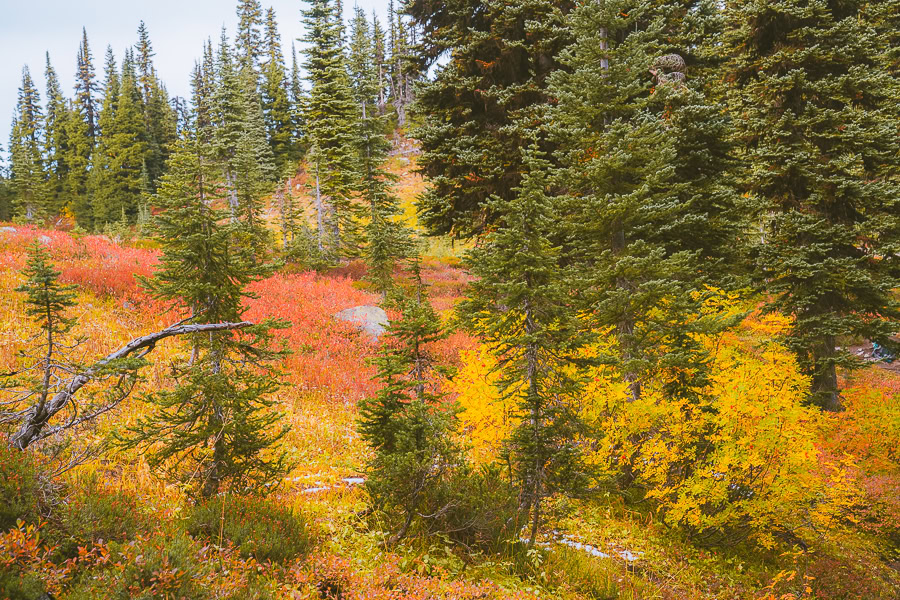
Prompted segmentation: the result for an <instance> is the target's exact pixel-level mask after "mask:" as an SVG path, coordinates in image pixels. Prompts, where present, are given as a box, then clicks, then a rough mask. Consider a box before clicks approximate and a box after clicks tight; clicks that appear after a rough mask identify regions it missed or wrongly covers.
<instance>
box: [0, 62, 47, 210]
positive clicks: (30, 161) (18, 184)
mask: <svg viewBox="0 0 900 600" xmlns="http://www.w3.org/2000/svg"><path fill="white" fill-rule="evenodd" d="M43 122H44V113H43V111H42V109H41V97H40V93H39V92H38V90H37V88H36V87H35V86H34V81H33V80H32V79H31V72H30V71H29V70H28V66H25V67H23V68H22V85H21V87H20V88H19V98H18V102H17V103H16V114H15V118H14V120H13V126H12V132H11V133H10V138H9V154H10V159H11V163H12V168H11V179H12V184H13V189H14V191H15V203H16V206H17V207H18V208H17V212H18V213H19V214H20V215H22V216H24V217H25V218H26V219H28V220H29V221H30V220H32V219H36V218H39V217H45V216H47V214H46V213H47V202H46V199H47V184H46V173H45V170H44V158H43V153H42V147H43V126H44V123H43Z"/></svg>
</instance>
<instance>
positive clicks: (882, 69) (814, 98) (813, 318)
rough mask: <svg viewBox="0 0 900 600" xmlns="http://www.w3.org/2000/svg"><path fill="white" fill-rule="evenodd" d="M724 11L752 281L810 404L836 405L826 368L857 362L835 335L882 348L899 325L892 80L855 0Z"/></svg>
mask: <svg viewBox="0 0 900 600" xmlns="http://www.w3.org/2000/svg"><path fill="white" fill-rule="evenodd" d="M727 10H728V23H729V31H728V34H727V41H728V48H729V49H730V52H731V53H732V55H733V62H732V64H731V66H730V71H731V72H732V73H733V75H732V84H733V87H732V89H731V91H730V94H729V95H730V103H731V106H732V111H733V112H735V113H736V114H740V115H741V116H742V118H741V119H740V120H738V125H739V136H738V141H739V143H740V145H741V147H742V148H744V152H743V153H742V155H741V158H742V159H743V160H744V161H746V162H747V164H748V170H747V171H748V175H747V178H746V186H747V189H748V191H750V192H751V193H752V194H755V195H757V196H758V197H759V198H760V199H761V200H762V202H763V204H764V211H765V212H764V213H763V217H764V226H765V232H766V236H765V240H764V242H763V243H762V244H761V245H760V247H759V248H758V261H757V265H758V275H759V279H760V281H765V287H766V290H767V291H768V292H769V293H770V294H772V297H773V302H772V304H771V305H770V308H772V309H775V310H779V311H781V312H783V313H784V314H788V315H793V317H794V319H795V320H794V324H793V327H792V329H791V331H790V334H789V336H788V343H789V344H790V345H791V347H792V348H793V349H794V350H795V351H796V352H797V356H798V358H799V360H800V363H801V365H802V367H803V369H804V370H805V371H806V373H808V374H809V375H810V376H812V380H813V383H812V393H813V395H814V400H815V401H816V402H817V403H819V404H820V405H821V406H823V407H824V408H826V409H829V410H837V409H839V408H840V406H841V402H840V398H839V390H838V381H837V372H836V369H837V367H839V366H843V367H854V366H856V365H857V363H856V361H855V360H854V359H853V357H851V356H850V355H849V354H848V353H847V352H846V351H842V350H839V349H838V347H837V346H838V344H839V343H841V342H839V339H840V338H843V337H847V338H850V339H853V338H860V337H865V338H868V339H871V340H874V341H876V342H879V343H883V344H885V345H887V346H890V345H891V342H890V340H889V338H890V336H891V335H893V334H894V333H896V332H897V330H898V327H897V319H898V318H900V312H898V305H897V301H896V299H895V296H894V293H893V290H895V289H896V288H897V286H898V284H900V280H898V276H900V270H898V266H897V261H896V259H895V256H896V250H897V244H898V241H900V237H898V235H900V229H898V226H897V219H896V214H897V203H898V200H900V182H898V180H897V178H896V173H897V171H898V166H900V165H898V160H900V138H898V136H897V127H896V125H897V119H898V112H897V93H898V87H897V79H896V78H895V77H892V76H891V73H890V72H889V70H888V64H887V61H885V60H884V58H885V55H884V48H885V46H884V40H883V38H882V37H881V33H882V31H881V30H880V28H879V27H878V26H877V25H876V24H875V23H873V22H872V21H870V20H869V19H867V18H866V12H867V11H868V10H870V5H869V4H868V3H866V2H862V1H857V0H850V1H847V2H800V1H797V0H775V1H772V2H761V1H757V0H752V1H747V2H739V3H738V2H729V3H727ZM812 49H815V50H814V51H813V50H812ZM841 345H844V344H842V343H841Z"/></svg>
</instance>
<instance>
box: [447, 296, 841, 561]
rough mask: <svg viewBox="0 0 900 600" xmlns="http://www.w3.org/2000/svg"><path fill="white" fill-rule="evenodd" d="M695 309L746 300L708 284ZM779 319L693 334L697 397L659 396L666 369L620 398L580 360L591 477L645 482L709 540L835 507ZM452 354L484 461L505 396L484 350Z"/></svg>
mask: <svg viewBox="0 0 900 600" xmlns="http://www.w3.org/2000/svg"><path fill="white" fill-rule="evenodd" d="M705 310H706V311H710V312H715V313H716V314H719V315H721V316H722V317H725V318H727V317H730V316H740V315H741V314H743V313H744V312H746V310H747V307H746V306H742V305H741V304H740V303H739V302H738V301H737V299H736V298H735V297H732V296H728V295H726V294H724V293H717V294H713V295H712V296H711V297H710V299H709V300H708V301H707V302H706V308H705ZM788 325H789V319H787V318H786V317H783V316H781V315H761V314H758V313H751V314H750V315H749V316H746V317H745V318H744V319H743V320H742V321H741V323H740V324H739V325H738V326H737V327H735V328H732V329H730V330H727V331H725V332H723V333H720V334H717V335H711V336H708V337H707V338H705V339H701V340H700V341H701V342H702V344H703V345H704V347H705V348H706V349H707V350H708V351H709V356H710V363H709V372H710V380H709V383H708V385H707V386H706V387H705V388H704V389H702V390H698V391H699V392H701V393H700V394H698V395H697V397H699V398H700V399H699V400H697V399H696V398H693V399H690V400H689V399H686V398H673V397H666V395H665V394H664V393H663V390H664V389H665V387H666V386H665V384H666V383H667V380H668V378H672V377H675V376H677V373H667V372H660V373H657V374H656V375H655V379H653V380H650V381H646V380H645V381H642V395H641V397H640V399H639V400H637V401H632V400H631V396H630V394H629V390H628V386H627V384H626V382H625V381H624V378H623V377H622V375H621V374H620V373H619V372H618V371H617V369H616V368H615V367H612V366H609V365H604V366H598V367H592V368H591V369H589V370H588V371H587V372H586V373H584V374H583V375H584V381H585V388H584V393H583V396H582V402H581V406H580V407H579V408H580V411H581V416H582V418H583V419H584V421H585V422H586V423H587V425H588V426H589V427H590V430H592V431H594V432H595V434H594V436H593V438H592V439H585V440H584V449H585V453H586V455H587V458H588V459H589V463H590V464H592V465H593V466H594V467H595V468H596V469H597V474H598V476H599V477H601V478H605V479H612V478H622V476H623V474H624V475H625V477H624V479H626V480H627V483H628V484H629V485H631V484H635V485H638V486H642V487H646V489H647V490H648V491H647V497H648V498H650V499H652V500H653V501H655V502H656V503H657V505H658V507H659V510H660V512H661V513H662V514H663V515H664V518H665V519H666V521H667V522H669V523H670V524H672V525H678V526H682V527H684V528H686V529H688V530H689V531H691V532H694V533H695V534H697V535H698V536H700V537H706V538H707V539H708V540H709V541H723V540H724V538H726V537H729V536H732V535H733V536H737V537H743V536H744V535H751V536H753V537H754V538H755V540H756V541H757V542H759V543H761V544H763V545H765V546H772V545H773V544H774V543H775V537H774V536H775V535H776V534H777V533H778V532H784V531H787V530H796V529H797V528H802V527H803V526H804V525H815V524H817V522H821V520H823V519H833V518H834V517H835V516H836V514H838V513H839V512H840V513H841V514H844V512H846V511H843V509H844V508H846V507H848V506H849V505H850V504H852V503H853V502H854V501H855V498H856V492H855V490H854V489H853V487H852V486H851V485H850V484H849V483H848V480H847V478H846V477H845V476H844V473H843V471H841V470H840V469H838V468H837V467H835V466H830V465H827V464H824V462H823V460H822V457H821V454H820V452H819V450H818V449H817V447H816V440H817V435H818V432H819V421H820V418H821V417H820V413H819V411H818V410H817V409H815V408H810V407H808V406H807V405H806V404H805V402H804V400H805V397H806V393H807V389H808V387H809V382H808V380H807V378H806V377H805V376H804V375H802V374H801V373H800V371H799V369H798V366H797V363H796V360H795V358H794V356H793V354H792V353H791V352H790V351H789V350H788V349H787V348H786V347H784V346H783V345H782V344H780V343H779V342H778V341H776V337H777V336H778V334H780V333H781V332H783V331H784V330H785V328H786V327H787V326H788ZM614 344H615V341H614V338H613V336H612V335H601V336H600V341H599V342H598V344H597V345H596V346H595V347H593V348H591V349H590V353H591V354H592V355H595V356H602V355H609V354H610V353H611V352H612V351H613V350H614ZM462 363H463V366H462V368H461V369H460V372H459V377H458V378H457V379H456V380H455V381H454V382H453V383H452V384H451V391H453V392H455V393H457V394H458V398H459V402H460V405H461V409H462V410H461V413H460V420H461V423H462V426H463V431H464V434H465V437H466V439H467V440H468V441H469V442H470V443H471V444H472V448H473V449H472V456H473V459H475V460H476V461H481V462H489V461H490V460H492V459H494V458H496V456H497V452H498V450H499V449H500V448H501V447H502V440H503V439H504V438H505V437H506V435H507V433H508V432H509V430H510V428H511V426H512V425H513V423H512V422H511V406H509V403H508V402H504V401H503V400H502V399H501V398H500V397H499V395H498V393H497V390H496V387H495V386H494V385H493V384H494V382H495V378H496V375H495V373H494V367H495V366H496V362H495V359H494V358H493V357H492V356H491V354H490V352H489V351H488V349H486V348H484V347H482V348H479V349H477V350H475V351H471V352H467V353H464V354H463V355H462ZM620 480H621V479H620Z"/></svg>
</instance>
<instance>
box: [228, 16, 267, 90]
mask: <svg viewBox="0 0 900 600" xmlns="http://www.w3.org/2000/svg"><path fill="white" fill-rule="evenodd" d="M237 16H238V29H237V36H235V39H234V49H235V57H236V59H237V61H238V65H239V68H240V69H241V70H244V69H250V70H252V71H254V72H255V73H257V75H258V74H259V68H260V61H261V59H262V57H263V55H264V49H263V41H262V28H263V13H262V7H261V6H260V4H259V0H238V5H237Z"/></svg>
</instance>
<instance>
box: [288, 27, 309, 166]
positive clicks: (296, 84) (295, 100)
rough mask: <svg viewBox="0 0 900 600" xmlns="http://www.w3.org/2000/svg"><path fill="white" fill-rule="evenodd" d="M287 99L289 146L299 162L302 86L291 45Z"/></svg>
mask: <svg viewBox="0 0 900 600" xmlns="http://www.w3.org/2000/svg"><path fill="white" fill-rule="evenodd" d="M288 97H289V99H290V102H291V133H292V136H293V137H292V138H291V145H292V147H293V150H294V152H293V158H294V159H295V160H299V159H300V158H301V157H302V156H303V152H304V150H305V148H304V144H305V137H306V136H305V134H304V126H303V115H304V114H306V106H305V97H304V93H303V85H302V84H301V78H300V63H299V61H298V60H297V48H296V47H295V46H294V43H293V42H292V43H291V80H290V83H289V96H288Z"/></svg>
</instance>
